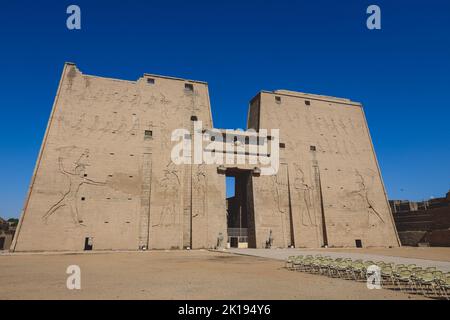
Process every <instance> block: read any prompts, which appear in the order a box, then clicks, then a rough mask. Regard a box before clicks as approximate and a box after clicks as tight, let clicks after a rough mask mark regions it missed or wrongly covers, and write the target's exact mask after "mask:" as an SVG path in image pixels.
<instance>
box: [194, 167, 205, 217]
mask: <svg viewBox="0 0 450 320" xmlns="http://www.w3.org/2000/svg"><path fill="white" fill-rule="evenodd" d="M194 190H195V196H196V198H197V199H198V203H197V204H196V205H195V206H194V208H193V209H194V212H193V218H195V217H197V216H204V215H205V213H206V199H207V184H206V168H205V165H204V164H200V165H198V167H197V173H196V174H195V177H194Z"/></svg>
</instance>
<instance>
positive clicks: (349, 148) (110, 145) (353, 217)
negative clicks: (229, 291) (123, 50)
mask: <svg viewBox="0 0 450 320" xmlns="http://www.w3.org/2000/svg"><path fill="white" fill-rule="evenodd" d="M186 85H188V86H187V87H186ZM191 85H192V86H193V87H191ZM192 88H193V90H191V89H192ZM275 97H280V98H281V99H279V101H276V100H275ZM305 101H309V105H306V104H305ZM193 116H195V117H196V118H193ZM194 119H197V120H200V121H202V124H203V128H204V129H211V128H212V127H213V124H212V116H211V108H210V102H209V94H208V87H207V84H206V83H204V82H199V81H190V80H184V79H178V78H170V77H163V76H155V75H144V76H143V77H142V78H140V79H138V80H137V81H124V80H117V79H108V78H101V77H94V76H88V75H84V74H82V73H81V72H80V71H79V70H78V69H77V68H76V66H75V65H73V64H66V65H65V67H64V71H63V74H62V78H61V82H60V85H59V88H58V92H57V96H56V98H55V103H54V106H53V110H52V113H51V115H50V119H49V123H48V128H47V131H46V133H45V137H44V141H43V144H42V147H41V151H40V153H39V157H38V160H37V163H36V169H35V172H34V174H33V178H32V182H31V185H30V189H29V193H28V195H27V198H26V202H25V206H24V210H23V213H22V216H21V220H20V225H19V228H18V230H17V232H16V236H15V239H14V241H13V244H12V246H11V249H12V250H13V251H43V250H49V251H56V250H84V249H85V243H86V242H88V243H92V244H93V249H94V250H119V249H128V250H137V249H139V248H141V249H142V248H149V249H173V248H186V247H190V248H213V247H215V246H216V245H217V244H218V240H219V238H220V237H222V238H223V239H227V237H226V234H227V218H226V202H225V174H224V173H226V172H227V170H230V168H233V170H246V171H245V172H248V173H253V174H247V175H246V178H245V179H246V180H245V181H244V180H243V181H244V183H245V185H246V186H247V192H246V206H247V209H248V210H246V211H248V217H247V219H249V220H248V221H249V225H248V228H249V246H251V247H258V248H260V247H264V246H266V245H267V243H268V241H269V240H270V241H269V242H270V243H271V244H272V245H273V246H275V247H287V246H290V245H294V246H296V247H319V246H323V245H328V246H337V247H339V246H349V247H354V246H355V240H361V242H362V245H363V246H397V245H398V244H399V241H398V237H397V234H396V230H395V226H394V224H393V220H392V215H391V213H390V209H389V206H388V203H387V199H386V194H385V191H384V187H383V183H382V180H381V175H380V171H379V168H378V164H377V160H376V157H375V153H374V150H373V147H372V144H371V139H370V135H369V131H368V128H367V124H366V120H365V117H364V113H363V111H362V107H361V105H360V104H358V103H355V102H351V101H350V100H347V99H337V98H331V97H324V96H316V95H307V94H301V93H295V92H289V91H276V92H261V93H260V94H258V96H257V97H255V98H254V99H253V100H252V102H251V106H250V110H249V120H248V127H249V128H254V129H259V128H264V129H280V142H281V143H284V144H285V147H284V148H282V149H280V150H281V151H280V152H281V154H280V161H281V164H280V167H279V170H278V172H277V174H276V175H272V176H264V175H259V174H255V173H257V172H258V173H259V171H260V169H259V168H258V169H255V166H254V165H249V164H246V165H232V166H227V165H225V166H223V165H220V166H219V165H218V164H193V165H190V164H183V165H176V164H175V163H173V162H172V161H171V149H172V147H173V142H172V141H171V133H172V132H173V130H175V129H178V128H184V129H187V130H188V131H189V132H191V133H192V132H193V126H194V124H193V123H194V121H193V120H194ZM313 147H314V148H313ZM313 149H315V150H313ZM225 241H226V240H225Z"/></svg>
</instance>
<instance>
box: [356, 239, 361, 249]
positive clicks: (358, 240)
mask: <svg viewBox="0 0 450 320" xmlns="http://www.w3.org/2000/svg"><path fill="white" fill-rule="evenodd" d="M355 244H356V247H357V248H362V241H361V240H360V239H356V240H355Z"/></svg>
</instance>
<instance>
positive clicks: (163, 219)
mask: <svg viewBox="0 0 450 320" xmlns="http://www.w3.org/2000/svg"><path fill="white" fill-rule="evenodd" d="M180 187H181V181H180V173H179V171H178V169H177V166H176V165H175V164H174V163H173V162H172V161H169V163H168V164H167V165H166V168H165V169H164V174H163V177H162V178H161V179H160V180H159V181H158V189H159V190H161V193H162V199H163V201H164V204H163V206H162V207H161V210H160V212H159V214H158V217H157V218H156V219H155V222H156V223H154V224H152V227H162V226H171V225H174V224H175V222H176V217H177V213H178V209H179V204H178V201H177V199H178V197H179V194H180Z"/></svg>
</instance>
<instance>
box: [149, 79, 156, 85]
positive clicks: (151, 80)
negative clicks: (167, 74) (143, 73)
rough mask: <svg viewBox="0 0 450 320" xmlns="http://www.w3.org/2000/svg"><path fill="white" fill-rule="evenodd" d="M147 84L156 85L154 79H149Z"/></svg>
mask: <svg viewBox="0 0 450 320" xmlns="http://www.w3.org/2000/svg"><path fill="white" fill-rule="evenodd" d="M147 83H148V84H155V79H153V78H147Z"/></svg>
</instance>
